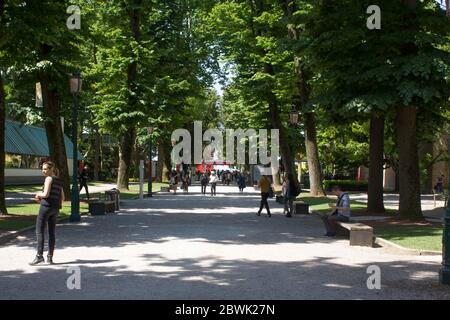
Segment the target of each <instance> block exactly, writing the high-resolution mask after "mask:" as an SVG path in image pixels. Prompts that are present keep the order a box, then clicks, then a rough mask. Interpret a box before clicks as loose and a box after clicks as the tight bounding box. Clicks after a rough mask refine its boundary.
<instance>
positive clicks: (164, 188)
mask: <svg viewBox="0 0 450 320" xmlns="http://www.w3.org/2000/svg"><path fill="white" fill-rule="evenodd" d="M161 192H169V187H161Z"/></svg>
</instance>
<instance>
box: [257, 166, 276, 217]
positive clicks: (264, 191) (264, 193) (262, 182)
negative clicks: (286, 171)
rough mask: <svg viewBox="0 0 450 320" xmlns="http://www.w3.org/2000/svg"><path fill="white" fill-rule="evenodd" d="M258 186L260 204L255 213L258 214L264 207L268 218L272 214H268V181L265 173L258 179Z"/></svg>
mask: <svg viewBox="0 0 450 320" xmlns="http://www.w3.org/2000/svg"><path fill="white" fill-rule="evenodd" d="M258 187H259V188H260V190H261V204H260V206H259V211H258V212H257V213H256V215H257V216H260V215H261V211H262V209H263V207H265V208H266V210H267V215H268V216H269V218H270V217H271V216H272V215H271V214H270V208H269V202H267V199H269V191H270V181H269V178H267V176H266V175H263V176H261V178H260V179H259V181H258Z"/></svg>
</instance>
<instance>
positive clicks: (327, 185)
mask: <svg viewBox="0 0 450 320" xmlns="http://www.w3.org/2000/svg"><path fill="white" fill-rule="evenodd" d="M334 185H339V186H341V187H342V190H344V191H367V190H368V187H369V184H368V182H367V181H359V182H358V181H356V180H325V181H324V182H323V188H324V189H325V190H327V191H330V190H331V187H332V186H334Z"/></svg>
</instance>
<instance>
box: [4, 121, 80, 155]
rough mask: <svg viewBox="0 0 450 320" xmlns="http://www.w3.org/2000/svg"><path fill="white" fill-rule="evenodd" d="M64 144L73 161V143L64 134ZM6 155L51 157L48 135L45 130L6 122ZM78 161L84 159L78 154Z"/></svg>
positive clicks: (14, 122)
mask: <svg viewBox="0 0 450 320" xmlns="http://www.w3.org/2000/svg"><path fill="white" fill-rule="evenodd" d="M64 144H65V146H66V154H67V158H68V159H72V146H73V144H72V141H70V139H69V138H68V137H67V136H66V135H65V134H64ZM5 153H13V154H23V155H32V156H40V157H48V156H50V153H49V150H48V143H47V134H46V132H45V129H44V128H40V127H35V126H26V125H24V124H22V123H20V122H17V121H12V120H6V122H5ZM78 159H79V160H83V159H84V157H83V156H82V155H81V153H80V152H78Z"/></svg>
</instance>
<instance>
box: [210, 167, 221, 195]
mask: <svg viewBox="0 0 450 320" xmlns="http://www.w3.org/2000/svg"><path fill="white" fill-rule="evenodd" d="M217 182H219V178H218V177H217V175H216V172H215V171H213V172H212V173H211V176H210V177H209V183H210V184H211V195H212V196H215V195H216V187H217Z"/></svg>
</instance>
